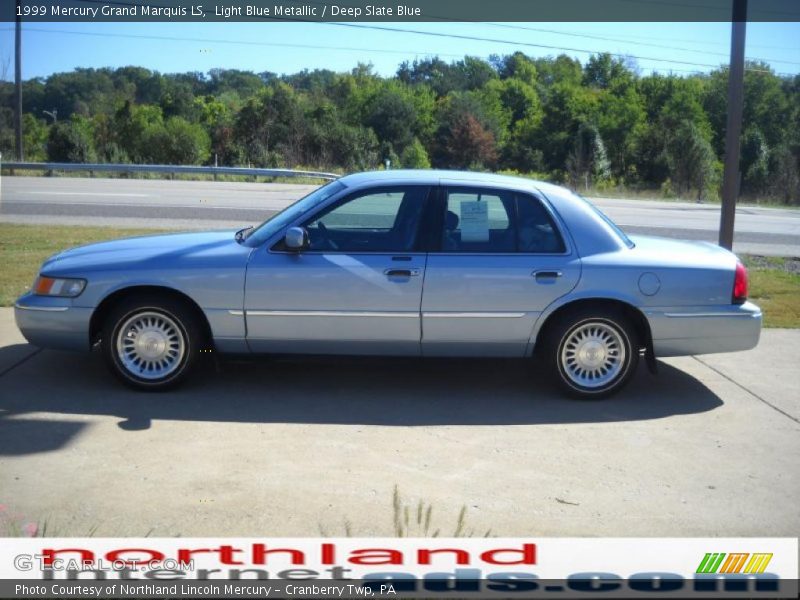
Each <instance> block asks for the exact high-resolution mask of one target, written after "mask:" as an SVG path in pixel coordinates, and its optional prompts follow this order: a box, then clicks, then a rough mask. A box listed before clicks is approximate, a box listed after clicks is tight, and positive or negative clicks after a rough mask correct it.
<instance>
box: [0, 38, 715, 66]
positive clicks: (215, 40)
mask: <svg viewBox="0 0 800 600" xmlns="http://www.w3.org/2000/svg"><path fill="white" fill-rule="evenodd" d="M0 31H11V29H0ZM25 31H26V32H32V33H47V34H50V33H54V34H59V35H78V36H90V37H104V38H129V39H142V40H153V41H166V42H195V43H202V44H233V45H243V46H269V47H278V48H284V47H286V48H308V49H313V50H341V51H347V52H384V53H391V54H403V55H406V56H408V55H409V54H410V52H409V51H406V50H387V49H383V48H363V47H362V48H355V47H349V46H326V45H317V44H294V43H283V42H257V41H248V40H230V39H218V38H195V37H189V38H184V37H170V36H159V35H144V34H132V33H100V32H90V31H69V30H64V29H40V28H36V27H26V28H25ZM414 54H415V55H416V56H419V55H425V56H447V57H450V58H463V57H464V56H466V55H465V54H447V53H443V52H416V53H414ZM642 60H648V59H646V58H645V59H642ZM646 68H648V69H652V70H656V69H657V68H656V67H646ZM666 70H668V71H670V72H676V73H695V74H698V73H702V71H701V70H699V69H677V68H673V67H669V68H667V69H666Z"/></svg>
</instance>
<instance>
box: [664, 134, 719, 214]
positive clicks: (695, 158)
mask: <svg viewBox="0 0 800 600" xmlns="http://www.w3.org/2000/svg"><path fill="white" fill-rule="evenodd" d="M667 161H668V164H669V166H670V178H671V180H672V181H673V182H674V183H675V184H676V185H677V186H678V191H683V192H689V191H691V190H692V189H694V190H695V191H696V192H697V200H698V201H700V200H703V199H705V198H706V197H708V195H709V194H713V193H714V190H713V186H714V184H715V183H716V182H715V162H716V156H715V155H714V149H713V148H712V147H711V143H710V142H709V140H708V138H707V137H706V136H705V135H703V132H702V131H701V130H700V128H699V127H697V125H695V124H694V123H693V122H692V121H690V120H688V119H687V120H684V121H681V123H680V124H679V125H678V127H677V129H676V130H675V131H674V133H673V134H672V136H671V137H670V139H669V142H668V143H667Z"/></svg>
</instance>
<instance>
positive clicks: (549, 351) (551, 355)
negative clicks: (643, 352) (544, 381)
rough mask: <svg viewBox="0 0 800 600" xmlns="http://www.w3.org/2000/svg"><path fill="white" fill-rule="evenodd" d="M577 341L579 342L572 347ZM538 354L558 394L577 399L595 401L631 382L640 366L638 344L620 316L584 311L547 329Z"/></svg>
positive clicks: (603, 311) (607, 311)
mask: <svg viewBox="0 0 800 600" xmlns="http://www.w3.org/2000/svg"><path fill="white" fill-rule="evenodd" d="M581 336H585V337H583V338H581ZM579 339H582V340H583V341H580V342H577V343H576V340H579ZM543 354H544V356H543V358H544V359H545V361H546V363H547V366H548V370H549V372H550V375H551V376H552V378H553V379H554V381H555V383H556V384H557V385H558V387H559V388H560V389H561V390H562V391H563V392H565V393H566V394H567V395H569V396H571V397H573V398H578V399H580V400H599V399H602V398H608V397H609V396H611V395H613V394H615V393H617V392H619V391H620V390H621V389H622V388H624V387H625V386H626V385H627V384H628V383H629V382H630V380H631V378H632V377H633V376H634V374H635V373H636V367H637V366H638V364H639V340H638V336H637V334H636V329H635V328H634V327H633V326H632V324H631V322H630V321H629V319H627V318H626V317H625V316H624V315H623V314H622V313H621V312H617V311H612V310H592V309H590V308H585V309H579V310H575V311H572V312H570V313H568V314H567V315H564V316H563V317H561V318H558V320H557V321H556V322H554V323H553V324H552V325H551V326H549V327H548V328H547V330H546V332H545V340H544V347H543ZM615 359H616V362H615ZM617 365H618V366H617Z"/></svg>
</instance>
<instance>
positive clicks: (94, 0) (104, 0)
mask: <svg viewBox="0 0 800 600" xmlns="http://www.w3.org/2000/svg"><path fill="white" fill-rule="evenodd" d="M80 1H81V2H85V3H87V4H114V5H117V6H135V5H134V4H132V3H130V2H125V1H120V0H116V1H114V0H111V1H109V0H80ZM309 1H312V2H313V0H309ZM626 1H629V2H641V0H626ZM653 1H654V2H659V1H660V2H664V0H653ZM314 3H316V4H324V3H321V2H314ZM715 9H716V8H715ZM260 19H261V20H264V21H277V22H301V23H314V24H317V25H330V26H334V27H349V28H353V29H373V30H376V31H389V32H392V33H409V34H414V35H425V36H431V37H440V38H453V39H461V40H467V41H476V42H489V43H494V44H506V45H515V46H524V47H530V48H541V49H546V50H561V51H565V52H578V53H582V54H609V55H610V56H615V57H617V58H623V59H625V58H635V59H637V60H649V61H654V62H663V63H669V64H676V65H688V66H692V67H706V68H710V69H717V68H719V67H720V65H719V64H716V65H712V64H708V63H695V62H690V61H684V60H670V59H666V58H658V57H648V56H635V55H631V54H621V53H617V52H603V51H598V50H584V49H582V48H570V47H564V46H553V45H548V44H534V43H532V42H514V41H509V40H500V39H495V38H484V37H478V36H468V35H459V34H455V33H440V32H434V31H421V30H419V29H404V28H394V27H386V26H381V25H372V24H371V25H357V24H355V23H342V22H335V21H313V20H311V19H294V18H285V17H275V16H264V17H260ZM745 70H747V71H750V72H761V73H770V72H771V71H768V70H766V69H754V68H748V69H745ZM781 74H782V75H783V73H781ZM786 75H788V74H786Z"/></svg>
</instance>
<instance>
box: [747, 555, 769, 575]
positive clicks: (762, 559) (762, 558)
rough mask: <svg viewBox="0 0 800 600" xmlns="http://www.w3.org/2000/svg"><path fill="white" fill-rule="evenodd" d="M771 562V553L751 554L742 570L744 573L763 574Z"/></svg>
mask: <svg viewBox="0 0 800 600" xmlns="http://www.w3.org/2000/svg"><path fill="white" fill-rule="evenodd" d="M771 560H772V553H771V552H770V553H766V552H764V553H760V554H753V555H752V558H750V562H748V563H747V566H746V567H745V569H744V572H745V573H763V572H764V571H765V570H766V569H767V565H769V563H770V561H771Z"/></svg>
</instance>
